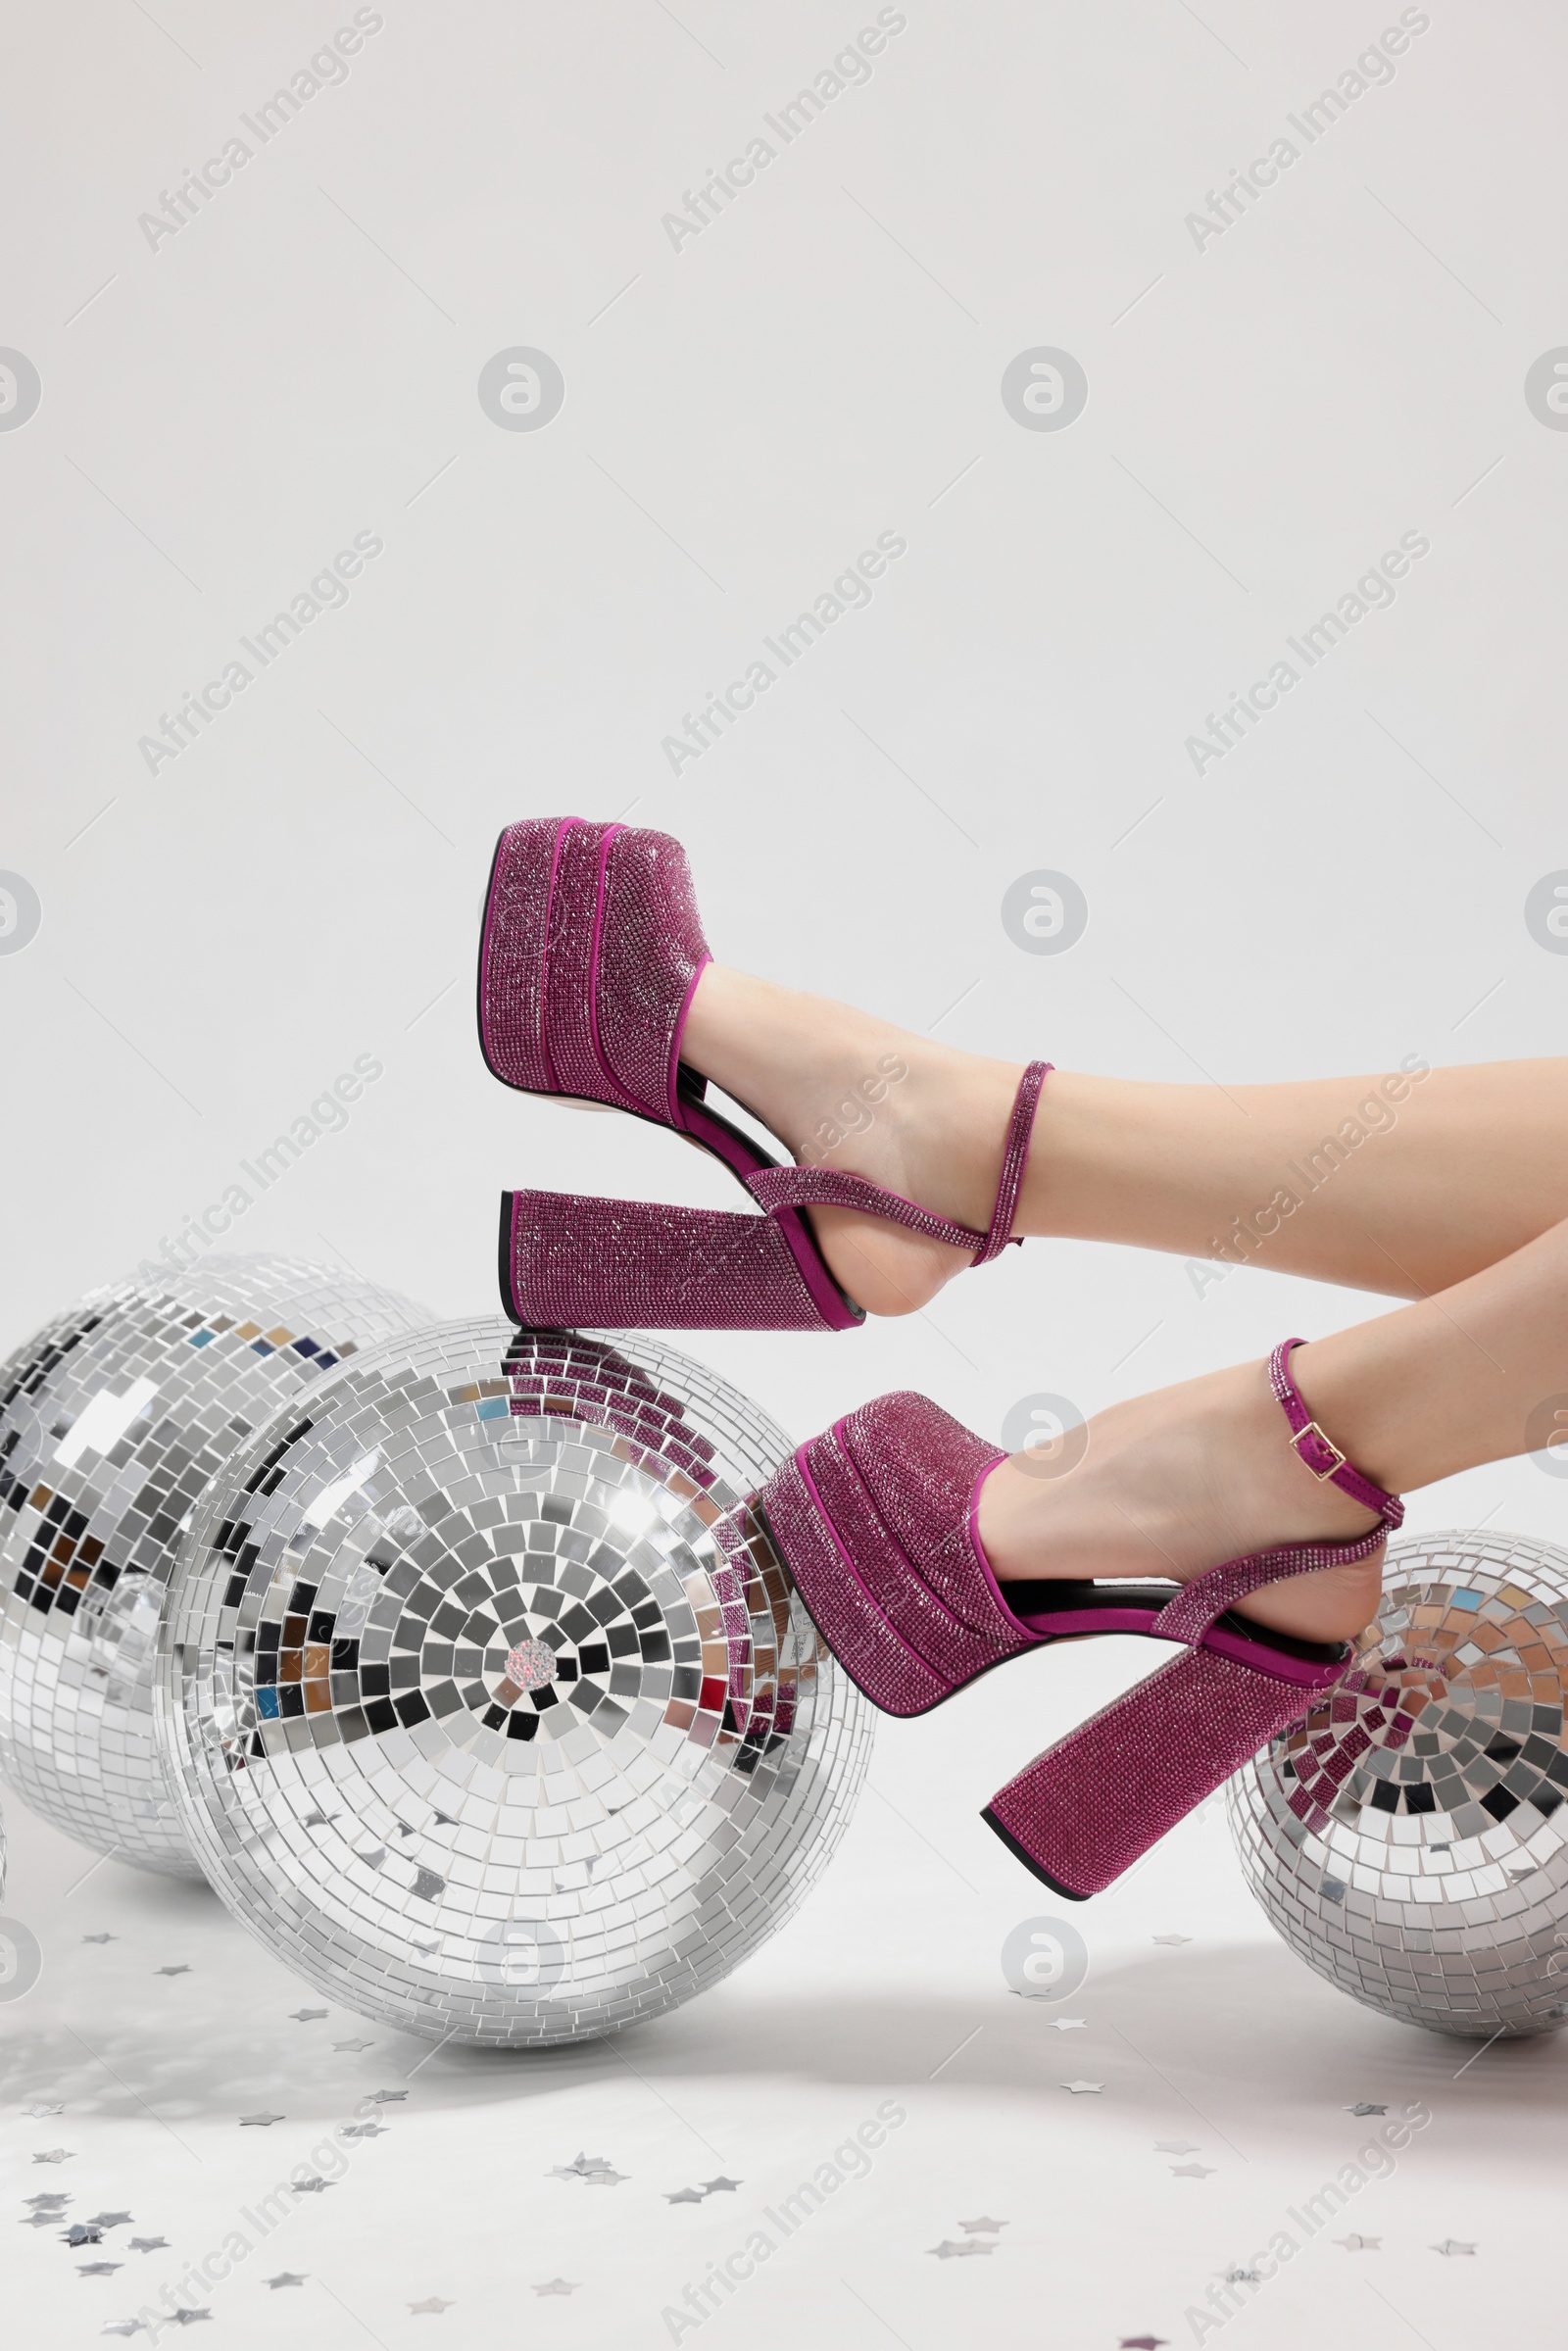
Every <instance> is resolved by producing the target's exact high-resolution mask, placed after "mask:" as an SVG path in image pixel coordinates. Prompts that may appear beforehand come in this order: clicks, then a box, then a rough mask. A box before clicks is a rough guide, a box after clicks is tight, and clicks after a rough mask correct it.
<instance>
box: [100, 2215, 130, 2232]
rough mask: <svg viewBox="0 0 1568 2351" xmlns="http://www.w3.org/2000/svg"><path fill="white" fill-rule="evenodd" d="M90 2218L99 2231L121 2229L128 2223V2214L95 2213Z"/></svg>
mask: <svg viewBox="0 0 1568 2351" xmlns="http://www.w3.org/2000/svg"><path fill="white" fill-rule="evenodd" d="M91 2218H92V2220H93V2222H94V2223H95V2225H96V2226H97V2227H98V2228H100V2229H123V2228H127V2227H128V2226H129V2223H130V2215H129V2213H128V2212H95V2213H94V2214H92V2216H91Z"/></svg>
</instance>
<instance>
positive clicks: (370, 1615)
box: [157, 1320, 870, 2047]
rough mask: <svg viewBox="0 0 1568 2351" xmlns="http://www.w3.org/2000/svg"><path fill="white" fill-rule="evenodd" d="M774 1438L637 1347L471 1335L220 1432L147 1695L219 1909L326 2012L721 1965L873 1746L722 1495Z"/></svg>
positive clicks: (382, 2009)
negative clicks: (249, 1437) (244, 1433)
mask: <svg viewBox="0 0 1568 2351" xmlns="http://www.w3.org/2000/svg"><path fill="white" fill-rule="evenodd" d="M788 1449H789V1440H788V1439H787V1438H786V1437H785V1436H784V1434H783V1432H782V1431H781V1430H780V1429H778V1428H777V1427H776V1426H775V1425H774V1423H773V1422H772V1421H770V1420H769V1419H768V1418H767V1417H766V1416H765V1414H763V1413H762V1412H760V1411H759V1409H758V1408H757V1406H756V1405H755V1404H752V1403H750V1402H748V1400H747V1399H746V1398H745V1397H744V1396H741V1395H739V1394H738V1393H737V1392H736V1391H735V1390H734V1389H733V1388H731V1387H729V1386H728V1384H727V1383H726V1382H725V1381H723V1380H721V1379H719V1378H718V1377H717V1375H716V1374H714V1373H713V1372H711V1371H709V1370H707V1369H705V1368H704V1366H703V1365H701V1364H699V1363H694V1362H692V1361H691V1360H690V1358H689V1357H687V1356H684V1355H680V1354H677V1353H676V1352H675V1351H674V1349H673V1348H671V1347H664V1346H662V1344H660V1343H659V1342H658V1341H657V1340H653V1339H650V1338H648V1337H647V1336H645V1335H641V1334H639V1335H636V1336H628V1335H625V1334H613V1335H610V1336H597V1337H593V1338H586V1337H583V1336H581V1335H579V1334H578V1333H576V1332H560V1331H555V1332H539V1331H520V1332H515V1331H513V1330H512V1329H511V1327H510V1326H509V1325H506V1324H503V1323H499V1322H493V1321H490V1320H482V1321H478V1320H476V1321H468V1322H460V1323H450V1324H446V1325H444V1326H439V1327H437V1328H434V1329H431V1330H426V1331H421V1332H419V1333H418V1334H417V1335H416V1336H415V1337H414V1338H412V1339H399V1340H396V1341H393V1342H389V1343H388V1344H387V1345H385V1346H383V1347H379V1348H377V1349H376V1350H375V1351H374V1352H373V1353H371V1354H367V1355H362V1356H361V1357H359V1358H358V1360H357V1361H356V1362H355V1363H354V1364H352V1365H351V1366H349V1367H347V1368H346V1369H345V1370H343V1371H341V1372H339V1373H337V1374H336V1375H335V1376H334V1377H333V1379H332V1380H331V1381H330V1383H328V1384H326V1385H325V1386H323V1387H322V1388H320V1389H319V1390H318V1391H317V1393H316V1394H315V1395H313V1396H311V1398H310V1399H309V1404H308V1407H307V1413H306V1414H305V1415H302V1416H301V1417H300V1418H299V1419H298V1421H294V1422H291V1421H290V1420H289V1419H288V1418H287V1417H284V1418H282V1419H280V1420H279V1421H278V1422H277V1424H276V1425H275V1426H274V1427H273V1428H272V1429H270V1430H269V1431H267V1432H266V1433H265V1434H264V1435H263V1436H261V1437H259V1438H257V1439H255V1440H253V1441H252V1443H251V1444H250V1445H248V1446H247V1447H246V1448H245V1450H244V1452H243V1453H242V1454H239V1455H237V1456H236V1457H235V1458H234V1460H233V1461H231V1462H230V1463H229V1465H228V1467H227V1469H226V1471H225V1472H224V1474H223V1476H222V1477H221V1478H220V1479H219V1480H218V1481H217V1482H216V1483H215V1485H214V1486H213V1487H212V1488H211V1489H210V1490H209V1493H208V1494H207V1496H206V1498H205V1499H204V1501H203V1502H202V1504H201V1506H200V1508H199V1510H198V1512H197V1514H196V1518H195V1520H194V1522H193V1524H192V1526H191V1528H190V1531H189V1533H188V1535H187V1536H186V1538H185V1540H184V1543H182V1545H181V1550H180V1558H179V1564H178V1567H177V1569H176V1574H175V1585H174V1595H173V1600H172V1609H171V1622H170V1633H169V1639H168V1641H166V1643H165V1646H164V1650H163V1653H162V1656H161V1659H160V1667H159V1688H158V1703H157V1720H158V1727H159V1734H160V1737H161V1739H162V1740H163V1742H164V1745H165V1751H166V1753H167V1755H168V1757H169V1760H170V1763H171V1767H172V1774H173V1776H175V1778H176V1779H177V1784H178V1787H179V1791H180V1804H181V1809H182V1812H183V1815H184V1820H185V1825H186V1828H187V1830H188V1833H189V1837H190V1841H191V1844H192V1847H193V1848H194V1850H195V1851H196V1853H197V1854H198V1856H199V1858H200V1860H201V1862H202V1865H203V1867H204V1869H205V1870H206V1872H207V1875H208V1876H209V1878H210V1879H211V1880H212V1883H213V1885H214V1886H216V1887H217V1889H218V1891H219V1893H220V1894H221V1896H222V1898H223V1900H224V1901H225V1902H226V1903H227V1904H228V1906H229V1908H230V1909H231V1910H232V1911H233V1912H234V1913H235V1915H236V1917H238V1918H239V1919H240V1920H241V1921H242V1922H243V1923H244V1925H246V1926H247V1927H249V1928H250V1929H251V1930H252V1931H253V1932H254V1933H255V1934H256V1935H258V1936H259V1937H260V1938H261V1939H262V1940H263V1941H264V1942H266V1943H267V1944H268V1945H269V1946H270V1948H271V1949H272V1950H274V1951H275V1952H277V1953H278V1954H279V1955H280V1956H281V1957H282V1958H284V1959H286V1960H287V1961H288V1962H289V1964H290V1965H291V1966H293V1967H294V1968H296V1969H297V1970H298V1971H299V1973H300V1974H301V1975H302V1976H304V1977H306V1978H307V1979H308V1981H309V1982H310V1983H312V1984H315V1985H317V1986H318V1987H319V1989H320V1990H321V1991H322V1992H324V1993H325V1994H326V1995H327V1996H328V1997H329V1998H331V1999H333V2000H336V2001H340V2002H342V2003H343V2004H345V2005H346V2006H348V2007H351V2008H355V2009H358V2010H359V2011H360V2012H361V2013H362V2014H363V2015H365V2016H367V2017H371V2018H375V2019H377V2020H378V2021H381V2022H384V2023H388V2024H392V2025H395V2026H398V2027H401V2028H402V2029H403V2030H405V2031H408V2032H413V2033H423V2034H426V2035H428V2036H429V2037H431V2038H441V2037H444V2036H447V2035H449V2034H454V2035H456V2036H457V2037H458V2038H460V2039H462V2040H466V2041H470V2042H475V2043H485V2044H489V2045H492V2046H518V2047H520V2046H539V2045H543V2044H546V2043H550V2042H559V2041H569V2040H575V2039H579V2038H582V2037H585V2036H587V2035H591V2034H594V2033H606V2032H609V2031H611V2030H613V2029H614V2028H615V2027H617V2026H621V2025H627V2024H632V2023H636V2022H638V2021H641V2020H643V2019H646V2018H648V2017H652V2016H657V2015H659V2014H660V2013H661V2012H662V2010H664V2009H667V2008H670V2007H673V2006H674V2005H675V2004H676V2003H677V2002H679V2001H681V2000H686V1999H689V1998H691V1997H692V1995H693V1994H694V1993H696V1992H700V1991H702V1990H704V1989H706V1988H707V1987H708V1986H709V1985H710V1984H714V1983H716V1982H717V1980H718V1979H719V1978H720V1977H721V1976H723V1975H725V1974H727V1973H728V1971H729V1970H730V1969H731V1968H733V1967H734V1966H735V1965H736V1964H737V1963H738V1962H739V1961H740V1960H742V1959H743V1958H745V1957H746V1956H747V1955H748V1953H750V1952H751V1951H753V1950H755V1949H756V1948H757V1946H758V1944H759V1943H760V1942H761V1941H762V1940H763V1938H764V1937H765V1936H766V1935H769V1934H771V1932H772V1931H773V1929H774V1928H776V1927H778V1926H779V1925H781V1924H782V1922H783V1921H784V1920H785V1919H786V1918H787V1917H788V1916H789V1915H790V1913H791V1912H792V1911H793V1910H794V1908H795V1907H796V1905H797V1903H798V1902H799V1901H800V1900H801V1898H802V1897H803V1895H804V1893H805V1892H806V1889H807V1887H808V1886H809V1885H810V1884H811V1882H812V1881H813V1879H814V1878H815V1877H816V1875H817V1873H818V1872H819V1871H820V1870H821V1868H822V1867H823V1865H824V1864H825V1862H826V1861H827V1859H828V1856H829V1854H830V1853H831V1852H832V1850H833V1847H834V1845H835V1844H836V1843H837V1841H838V1838H839V1837H840V1835H841V1834H842V1832H843V1829H844V1827H845V1825H846V1823H847V1821H848V1818H849V1814H850V1811H851V1807H852V1805H853V1801H854V1797H855V1794H856V1792H857V1789H858V1785H859V1782H860V1779H861V1776H862V1774H863V1772H864V1768H865V1764H866V1759H867V1756H868V1753H869V1745H870V1732H869V1720H870V1718H869V1712H868V1709H867V1707H866V1705H865V1702H864V1700H863V1699H861V1698H860V1697H859V1695H858V1692H857V1691H856V1690H854V1688H853V1686H852V1685H851V1684H850V1683H849V1682H848V1681H847V1680H846V1679H845V1677H844V1676H843V1675H842V1674H841V1673H840V1672H839V1670H838V1668H837V1667H836V1666H835V1664H834V1663H833V1660H832V1658H831V1657H830V1656H829V1655H828V1653H827V1651H826V1650H825V1649H824V1648H823V1647H822V1646H821V1644H820V1642H819V1641H818V1640H817V1637H816V1634H815V1633H814V1631H813V1629H812V1627H811V1624H810V1622H809V1618H808V1617H807V1615H806V1612H805V1610H804V1609H803V1607H802V1606H801V1604H800V1602H799V1601H798V1600H797V1599H796V1598H795V1596H794V1593H793V1591H792V1588H791V1586H790V1583H789V1580H788V1577H787V1576H786V1574H785V1571H784V1569H783V1567H782V1566H781V1565H780V1563H779V1561H778V1559H777V1557H776V1556H775V1554H774V1553H773V1551H772V1550H771V1549H770V1547H769V1545H768V1543H767V1539H766V1536H765V1535H764V1533H763V1531H762V1528H761V1525H760V1521H758V1520H757V1519H756V1518H755V1517H754V1515H753V1514H752V1513H751V1511H750V1510H749V1509H748V1508H747V1507H746V1506H745V1497H746V1496H747V1495H748V1494H751V1493H752V1491H753V1490H754V1489H755V1488H756V1487H757V1486H758V1485H760V1483H761V1482H762V1481H763V1480H764V1479H765V1478H766V1477H767V1475H768V1474H769V1472H770V1471H771V1470H772V1469H773V1468H774V1466H775V1465H776V1464H777V1463H778V1461H779V1460H780V1459H781V1458H782V1457H783V1456H784V1454H785V1453H786V1452H787V1451H788Z"/></svg>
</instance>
